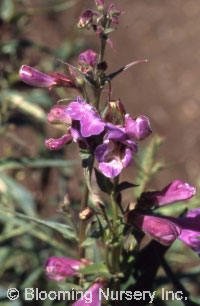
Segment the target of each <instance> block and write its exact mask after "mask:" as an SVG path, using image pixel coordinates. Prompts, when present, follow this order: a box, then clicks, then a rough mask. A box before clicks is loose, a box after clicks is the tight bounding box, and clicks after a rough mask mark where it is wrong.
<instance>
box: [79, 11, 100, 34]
mask: <svg viewBox="0 0 200 306" xmlns="http://www.w3.org/2000/svg"><path fill="white" fill-rule="evenodd" d="M95 15H96V13H95V12H93V11H92V10H89V9H88V10H85V11H84V12H83V13H82V14H81V16H80V17H79V21H78V27H79V28H81V29H82V28H85V27H87V26H90V25H91V23H92V21H93V17H94V16H95Z"/></svg>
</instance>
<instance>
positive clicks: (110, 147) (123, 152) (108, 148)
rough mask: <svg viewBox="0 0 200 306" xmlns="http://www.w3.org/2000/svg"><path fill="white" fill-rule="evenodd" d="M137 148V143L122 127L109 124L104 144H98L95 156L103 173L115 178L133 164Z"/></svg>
mask: <svg viewBox="0 0 200 306" xmlns="http://www.w3.org/2000/svg"><path fill="white" fill-rule="evenodd" d="M137 150H138V147H137V144H136V143H135V142H134V141H133V140H131V139H130V138H129V136H128V135H127V134H126V133H125V132H124V131H123V130H122V129H120V128H118V127H116V126H114V125H112V124H107V133H106V134H105V136H104V139H103V144H100V145H99V146H97V148H96V150H95V157H96V159H97V161H98V163H99V169H100V170H101V171H102V173H103V174H104V175H105V176H107V177H110V178H113V177H115V176H117V175H119V174H120V172H121V171H122V170H123V168H126V167H128V166H129V165H130V164H131V162H132V159H133V153H135V152H137Z"/></svg>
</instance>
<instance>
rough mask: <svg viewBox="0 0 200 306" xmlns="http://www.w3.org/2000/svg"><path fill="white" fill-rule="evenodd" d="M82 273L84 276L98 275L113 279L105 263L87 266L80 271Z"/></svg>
mask: <svg viewBox="0 0 200 306" xmlns="http://www.w3.org/2000/svg"><path fill="white" fill-rule="evenodd" d="M79 272H80V273H82V274H84V275H91V274H92V275H97V276H106V277H108V278H109V277H111V274H110V273H109V271H108V269H107V267H106V265H105V264H104V263H97V264H91V265H87V266H86V267H85V268H83V269H81V270H79Z"/></svg>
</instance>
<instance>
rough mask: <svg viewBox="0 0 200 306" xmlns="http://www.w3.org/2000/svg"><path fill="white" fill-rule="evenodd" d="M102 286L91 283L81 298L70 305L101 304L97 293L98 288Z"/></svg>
mask: <svg viewBox="0 0 200 306" xmlns="http://www.w3.org/2000/svg"><path fill="white" fill-rule="evenodd" d="M101 288H102V285H101V284H99V283H96V284H94V285H92V286H91V287H90V288H89V289H88V290H87V291H86V292H85V293H84V296H83V299H82V298H80V299H79V300H78V301H77V302H75V303H74V304H72V306H87V305H90V306H101V299H100V298H101V295H100V294H99V290H100V289H101Z"/></svg>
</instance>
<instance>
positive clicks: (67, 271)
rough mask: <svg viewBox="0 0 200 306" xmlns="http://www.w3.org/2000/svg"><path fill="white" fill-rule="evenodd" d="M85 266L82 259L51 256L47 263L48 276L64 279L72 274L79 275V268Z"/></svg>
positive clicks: (53, 278)
mask: <svg viewBox="0 0 200 306" xmlns="http://www.w3.org/2000/svg"><path fill="white" fill-rule="evenodd" d="M82 267H84V264H83V263H82V262H81V261H78V260H75V259H72V258H67V257H56V256H51V257H49V258H48V260H47V262H46V264H45V270H46V276H47V277H48V279H52V280H56V281H62V280H65V279H67V278H68V277H70V276H74V275H77V273H78V270H79V269H80V268H82Z"/></svg>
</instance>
